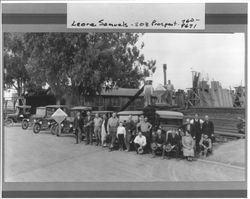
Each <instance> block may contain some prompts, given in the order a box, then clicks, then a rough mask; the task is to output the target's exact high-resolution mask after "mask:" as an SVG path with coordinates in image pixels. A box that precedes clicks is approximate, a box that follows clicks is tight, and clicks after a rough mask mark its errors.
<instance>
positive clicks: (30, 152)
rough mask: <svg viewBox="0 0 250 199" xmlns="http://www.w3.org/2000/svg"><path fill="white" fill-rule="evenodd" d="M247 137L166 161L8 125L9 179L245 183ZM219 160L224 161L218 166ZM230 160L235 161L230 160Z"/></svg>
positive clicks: (6, 168)
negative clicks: (205, 154) (201, 154)
mask: <svg viewBox="0 0 250 199" xmlns="http://www.w3.org/2000/svg"><path fill="white" fill-rule="evenodd" d="M244 151H245V147H244V140H238V141H234V142H230V143H225V144H223V145H221V146H219V147H217V149H216V150H215V151H214V155H213V156H211V157H209V158H207V159H205V160H203V161H199V160H196V161H193V162H188V161H186V160H176V159H170V160H162V159H161V158H160V157H156V158H152V156H151V155H150V154H147V155H136V154H135V152H125V151H114V152H108V149H106V148H102V147H97V146H94V145H85V144H75V139H74V138H73V137H72V136H62V137H57V136H54V135H51V134H50V133H49V132H44V131H43V132H40V133H39V134H34V133H33V132H32V130H31V129H29V130H22V129H21V127H18V126H16V127H6V128H4V179H5V181H7V182H156V181H158V182H162V181H244V180H245V168H244V167H243V166H244V157H245V153H244ZM213 161H219V162H220V163H221V164H214V163H213ZM228 163H231V165H230V164H228Z"/></svg>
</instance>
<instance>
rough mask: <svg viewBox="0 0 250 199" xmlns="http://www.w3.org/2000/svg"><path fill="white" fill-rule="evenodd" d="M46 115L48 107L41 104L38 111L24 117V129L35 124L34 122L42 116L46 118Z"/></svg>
mask: <svg viewBox="0 0 250 199" xmlns="http://www.w3.org/2000/svg"><path fill="white" fill-rule="evenodd" d="M45 115H46V107H45V106H40V107H37V108H36V113H35V114H34V115H31V116H30V117H29V118H24V119H23V121H22V129H27V128H28V127H30V126H33V125H34V123H36V121H37V120H38V119H40V118H44V117H45Z"/></svg>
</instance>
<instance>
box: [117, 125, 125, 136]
mask: <svg viewBox="0 0 250 199" xmlns="http://www.w3.org/2000/svg"><path fill="white" fill-rule="evenodd" d="M121 134H123V135H124V136H125V135H126V129H125V127H124V126H118V128H117V135H121Z"/></svg>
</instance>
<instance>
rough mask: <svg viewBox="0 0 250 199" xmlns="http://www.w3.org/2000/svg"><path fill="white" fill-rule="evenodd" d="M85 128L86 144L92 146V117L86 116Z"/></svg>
mask: <svg viewBox="0 0 250 199" xmlns="http://www.w3.org/2000/svg"><path fill="white" fill-rule="evenodd" d="M84 126H85V132H86V142H87V144H88V143H90V144H92V134H93V132H92V130H93V118H92V117H91V116H86V117H85V119H84Z"/></svg>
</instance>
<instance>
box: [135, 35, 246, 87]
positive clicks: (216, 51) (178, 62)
mask: <svg viewBox="0 0 250 199" xmlns="http://www.w3.org/2000/svg"><path fill="white" fill-rule="evenodd" d="M142 41H143V42H144V44H145V46H144V48H143V49H142V50H141V53H143V54H144V56H145V59H146V60H150V59H154V60H156V71H155V73H154V74H153V86H154V87H156V86H157V85H158V84H163V83H164V79H163V64H167V79H168V80H171V82H172V84H173V85H174V87H175V89H184V90H186V89H187V88H191V87H192V73H191V71H192V70H193V71H197V72H201V75H202V77H203V78H204V79H205V80H206V79H207V77H208V80H209V81H213V80H214V81H220V82H221V84H222V87H223V88H229V87H230V86H231V87H232V88H233V87H234V86H239V85H240V83H241V81H242V85H245V82H244V81H245V66H244V62H245V50H244V48H245V47H244V46H245V41H244V34H243V33H234V34H207V33H194V34H190V33H189V34H186V33H145V34H144V35H143V36H142V37H141V40H140V41H139V42H142Z"/></svg>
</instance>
